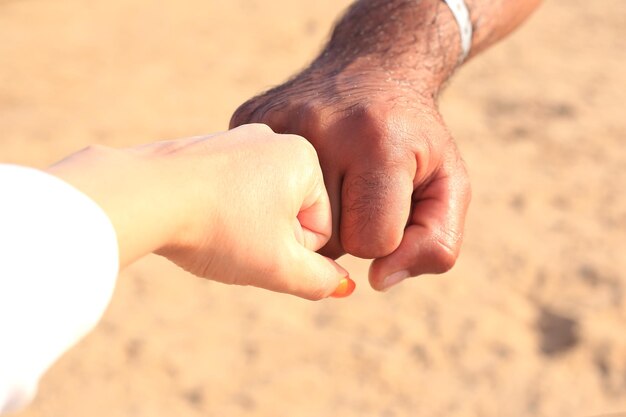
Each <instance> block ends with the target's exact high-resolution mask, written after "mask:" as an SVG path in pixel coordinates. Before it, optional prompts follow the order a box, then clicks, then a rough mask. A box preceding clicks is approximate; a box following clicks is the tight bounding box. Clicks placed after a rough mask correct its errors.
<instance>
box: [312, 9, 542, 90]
mask: <svg viewBox="0 0 626 417" xmlns="http://www.w3.org/2000/svg"><path fill="white" fill-rule="evenodd" d="M540 2H541V0H466V4H467V5H468V8H469V10H470V16H471V20H472V26H473V29H474V33H473V37H472V49H471V55H470V58H471V57H473V56H476V55H477V54H479V53H480V52H481V51H483V50H485V49H487V48H488V47H489V46H491V45H492V44H494V43H495V42H497V41H499V40H500V39H502V38H503V37H505V36H506V35H508V34H509V33H510V32H512V31H513V30H514V29H515V28H516V27H517V26H519V25H520V24H521V23H522V22H523V21H524V20H525V19H526V17H528V15H529V14H530V13H531V12H532V11H533V10H534V9H535V8H536V7H537V6H538V5H539V3H540ZM460 54H461V42H460V35H459V28H458V25H457V23H456V20H455V19H454V17H453V15H452V12H451V11H450V9H449V8H448V6H447V5H446V4H445V2H443V1H442V0H359V1H356V2H355V3H354V4H353V5H352V6H351V7H350V8H349V9H348V11H347V12H346V13H345V15H344V16H343V17H342V18H341V20H340V21H339V22H338V23H337V25H336V27H335V29H334V31H333V34H332V37H331V39H330V41H329V43H328V44H327V46H326V47H325V49H324V50H323V52H322V54H321V55H320V56H319V57H318V58H317V59H316V61H315V62H314V64H313V65H312V68H316V69H324V71H328V70H330V71H334V72H342V71H343V70H348V69H351V68H354V69H363V70H367V68H370V71H371V69H372V68H376V69H383V70H384V75H385V76H388V77H390V79H395V80H396V81H398V82H401V83H403V84H407V83H410V84H411V86H412V87H413V88H416V89H417V90H418V91H419V92H420V93H428V94H436V93H437V92H438V91H439V88H440V87H441V86H442V85H443V84H444V83H445V82H446V81H447V80H448V79H449V78H450V76H451V75H452V74H453V73H454V71H455V70H456V68H457V67H458V65H459V57H460Z"/></svg>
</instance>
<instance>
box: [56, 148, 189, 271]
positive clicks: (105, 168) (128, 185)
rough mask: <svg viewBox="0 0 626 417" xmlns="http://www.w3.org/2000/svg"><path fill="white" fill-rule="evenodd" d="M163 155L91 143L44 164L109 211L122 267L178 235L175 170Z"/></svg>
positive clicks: (179, 217)
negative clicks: (60, 159) (64, 157)
mask: <svg viewBox="0 0 626 417" xmlns="http://www.w3.org/2000/svg"><path fill="white" fill-rule="evenodd" d="M169 165H170V164H168V163H167V161H166V158H158V157H154V156H153V154H152V150H151V149H150V148H144V149H142V148H131V149H113V148H108V147H103V146H91V147H88V148H86V149H84V150H82V151H79V152H77V153H75V154H73V155H71V156H70V157H68V158H66V159H64V160H62V161H60V162H58V163H56V164H55V165H53V166H51V167H50V168H48V169H47V172H48V173H50V174H52V175H55V176H57V177H59V178H61V179H62V180H64V181H65V182H67V183H69V184H70V185H72V186H74V187H75V188H77V189H78V190H80V191H81V192H83V193H84V194H86V195H87V196H89V197H90V198H91V199H92V200H94V201H95V202H96V203H97V204H98V205H99V206H100V207H101V208H102V209H103V210H104V211H105V213H106V214H107V216H108V217H109V219H110V220H111V223H112V224H113V226H114V228H115V231H116V233H117V237H118V244H119V249H120V266H121V267H124V266H126V265H128V264H130V263H132V262H133V261H135V260H137V259H139V258H141V257H142V256H144V255H147V254H148V253H151V252H154V251H156V250H158V249H160V248H162V247H164V246H166V245H168V244H169V243H170V242H171V241H173V240H174V239H176V235H177V233H178V230H179V229H180V227H181V224H182V220H181V213H179V212H178V211H177V210H176V195H175V193H176V192H177V190H178V189H179V188H178V187H176V186H174V184H173V182H174V179H173V175H170V174H168V172H169V171H170V169H171V168H170V166H169Z"/></svg>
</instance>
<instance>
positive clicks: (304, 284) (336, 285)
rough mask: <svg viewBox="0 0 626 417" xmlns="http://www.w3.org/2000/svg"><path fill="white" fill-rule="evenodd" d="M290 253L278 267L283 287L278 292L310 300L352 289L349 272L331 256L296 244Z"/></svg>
mask: <svg viewBox="0 0 626 417" xmlns="http://www.w3.org/2000/svg"><path fill="white" fill-rule="evenodd" d="M290 253H291V256H290V258H291V259H286V262H284V265H286V267H284V268H281V274H282V275H283V276H282V282H283V288H281V289H278V291H280V292H285V293H288V294H292V295H295V296H297V297H301V298H305V299H307V300H313V301H317V300H321V299H324V298H328V297H336V298H342V297H347V296H349V295H350V294H352V292H353V291H354V288H355V283H354V281H352V280H351V279H350V277H349V274H348V271H346V270H345V269H344V268H343V267H341V265H339V264H338V263H337V262H335V261H333V260H332V259H330V258H327V257H325V256H322V255H320V254H318V253H316V252H313V251H311V250H309V249H307V248H305V247H304V246H302V245H300V244H297V243H296V244H295V245H294V248H293V250H292V251H290Z"/></svg>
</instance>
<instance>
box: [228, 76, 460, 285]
mask: <svg viewBox="0 0 626 417" xmlns="http://www.w3.org/2000/svg"><path fill="white" fill-rule="evenodd" d="M357 78H359V77H358V76H354V77H351V78H350V79H349V80H345V81H343V80H342V79H341V78H340V79H339V80H335V84H334V85H325V83H324V79H323V78H321V79H320V83H319V85H317V86H313V85H311V83H312V80H311V78H310V77H306V78H305V79H304V80H302V81H301V79H300V78H298V79H296V80H294V81H293V82H291V83H289V84H288V85H286V86H283V87H280V88H278V89H276V90H273V91H270V92H269V93H266V94H265V95H263V96H261V97H258V98H256V99H253V100H252V101H250V102H248V103H247V104H245V105H244V106H242V107H241V108H240V109H239V110H238V112H237V113H236V114H235V116H234V118H233V124H234V125H237V124H240V123H243V122H244V121H261V120H262V121H264V122H265V123H268V124H270V125H271V126H272V127H273V128H274V129H277V130H278V131H281V132H299V134H301V135H303V136H304V137H306V138H308V139H309V140H310V141H311V143H313V145H314V146H315V148H316V149H317V151H318V154H319V158H320V162H321V164H322V167H323V168H324V174H325V182H326V187H327V189H328V192H329V195H330V198H331V203H332V206H333V208H334V210H333V225H334V233H333V239H332V240H331V241H330V242H329V243H328V244H327V245H326V246H325V247H324V249H323V252H322V253H324V254H325V255H327V256H331V257H338V256H340V255H342V254H343V253H344V251H347V252H348V253H350V254H353V255H356V256H359V257H363V258H379V259H377V260H376V261H375V262H374V263H373V265H372V270H371V273H370V280H371V284H372V286H373V287H374V288H375V289H384V288H387V287H388V286H390V285H391V284H392V283H393V282H391V281H390V280H398V279H400V278H406V277H408V276H411V275H412V276H415V275H419V274H424V273H441V272H445V271H447V270H448V269H450V268H451V267H452V265H453V264H454V262H455V260H456V258H457V255H458V252H459V248H460V245H461V240H462V234H463V220H464V217H465V213H466V211H467V207H468V204H469V200H470V190H469V180H468V177H467V173H466V170H465V167H464V165H463V162H462V160H461V158H460V156H459V152H458V149H457V147H456V145H455V144H454V142H453V141H452V138H451V137H450V134H449V133H448V131H447V129H446V127H445V126H444V124H443V121H442V119H441V117H440V116H439V113H438V112H437V110H436V108H435V105H434V103H433V102H432V101H430V102H429V100H428V98H427V97H415V96H414V94H413V95H412V96H413V97H414V98H413V99H412V100H407V98H408V97H407V95H408V94H411V93H410V92H408V91H403V89H402V88H401V87H400V86H398V85H396V84H395V83H394V82H388V81H385V80H379V81H377V82H376V83H375V84H374V83H372V77H371V76H369V75H368V76H364V77H363V78H367V80H363V81H361V80H357ZM337 81H340V82H337ZM301 83H308V85H307V86H303V85H302V84H301ZM355 85H356V86H358V87H355ZM385 280H387V281H385Z"/></svg>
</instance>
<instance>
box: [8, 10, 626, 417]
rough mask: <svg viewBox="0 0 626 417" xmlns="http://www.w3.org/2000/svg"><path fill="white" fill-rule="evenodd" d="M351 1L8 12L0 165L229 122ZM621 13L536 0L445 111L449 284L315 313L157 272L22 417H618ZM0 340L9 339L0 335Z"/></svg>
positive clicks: (316, 307) (624, 396) (625, 378)
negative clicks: (450, 197) (462, 172)
mask: <svg viewBox="0 0 626 417" xmlns="http://www.w3.org/2000/svg"><path fill="white" fill-rule="evenodd" d="M349 3H350V1H349V0H316V1H314V2H311V1H308V0H271V1H264V2H261V1H256V0H229V1H215V0H214V1H210V0H209V1H207V0H204V1H200V0H188V1H177V2H174V1H169V2H167V1H156V2H155V1H149V0H108V1H95V0H81V1H79V0H54V1H50V0H0V160H1V161H2V162H12V163H20V164H27V165H32V166H36V167H45V166H46V165H47V164H50V163H52V162H54V161H56V160H57V159H59V158H61V157H63V156H64V155H66V154H68V153H70V152H73V151H75V150H77V149H79V148H82V147H84V146H86V145H88V144H90V143H101V144H105V145H110V146H128V145H133V144H139V143H143V142H150V141H154V140H160V139H171V138H176V137H184V136H190V135H197V134H201V133H208V132H213V131H218V130H224V129H226V128H227V125H228V120H229V118H230V114H231V113H232V111H233V110H234V109H235V108H236V107H237V106H238V104H240V103H241V102H243V101H244V100H246V99H247V98H249V97H250V96H252V95H254V94H255V93H257V92H259V91H261V90H263V89H265V88H267V87H269V86H271V85H274V84H277V83H279V82H281V81H283V80H284V79H285V78H286V77H288V76H289V75H291V74H293V73H294V72H295V71H297V70H298V69H300V68H302V67H303V66H305V65H306V63H307V62H308V61H309V60H310V59H312V58H313V57H314V56H315V54H316V53H317V51H318V50H319V49H320V47H321V45H322V44H323V42H324V40H325V39H326V37H327V35H328V33H329V31H330V28H331V26H332V23H333V21H334V20H335V19H336V18H337V16H338V15H339V13H340V12H341V11H342V10H343V9H344V8H345V7H346V6H347V5H348V4H349ZM625 70H626V4H624V1H623V0H603V1H602V2H589V1H583V0H551V1H547V2H546V3H545V4H544V6H543V7H542V8H541V9H540V10H539V12H538V13H537V14H535V15H534V16H533V17H532V18H531V20H530V21H529V22H528V23H527V24H526V25H525V26H524V27H523V28H522V29H521V30H519V31H518V32H517V33H515V34H514V35H513V36H512V37H511V38H509V39H508V40H506V41H505V42H504V43H502V44H500V45H498V46H497V47H495V48H493V49H491V50H490V51H489V52H488V53H486V54H484V55H483V56H481V57H479V58H478V59H476V60H474V61H473V62H471V63H469V64H468V65H466V66H465V67H464V68H463V69H462V70H461V71H460V72H459V74H458V75H457V76H456V77H455V79H454V81H453V82H452V83H451V84H450V86H449V88H448V89H447V91H446V92H445V93H444V95H443V97H442V101H441V107H442V112H443V113H444V116H445V118H446V120H447V122H448V124H449V126H450V128H451V130H452V131H453V133H454V135H455V137H456V138H457V141H458V143H459V146H460V148H461V150H462V152H463V155H464V157H465V159H466V161H467V163H468V166H469V169H470V174H471V176H472V181H473V186H474V200H473V205H472V207H471V210H470V214H469V219H468V225H467V235H466V239H465V246H464V250H463V252H462V256H461V258H460V260H459V263H458V265H457V266H456V267H455V268H454V270H453V271H452V272H450V273H448V274H446V275H443V276H440V277H423V278H419V279H415V280H412V281H410V282H405V283H404V284H403V285H402V286H400V287H398V288H396V289H394V290H392V291H390V292H388V293H385V294H378V293H375V292H374V291H373V290H371V289H370V288H369V285H368V284H367V279H366V278H367V267H368V263H367V262H365V261H361V260H356V259H353V258H349V257H346V258H344V259H343V264H344V265H346V266H347V267H348V268H349V269H350V270H351V271H352V275H353V276H354V277H355V278H356V279H357V284H358V287H357V291H356V293H355V294H354V295H353V296H352V297H350V298H348V299H346V300H326V301H322V302H318V303H311V302H306V301H301V300H297V299H294V298H290V297H287V296H282V295H278V294H272V293H267V292H263V291H260V290H256V289H253V288H230V287H227V286H224V285H220V284H216V283H213V282H208V281H203V280H200V279H196V278H192V277H191V276H189V275H187V274H185V273H183V272H182V271H180V270H179V269H177V268H176V267H174V266H171V265H170V264H168V263H167V262H166V261H163V260H161V259H159V258H157V257H149V258H146V259H144V260H143V261H141V262H139V263H137V264H135V265H134V266H132V267H131V268H129V269H127V270H126V271H124V272H123V273H122V274H121V276H120V279H119V283H118V287H117V291H116V294H115V298H114V299H113V302H112V304H111V306H110V308H109V310H108V311H107V313H106V315H105V317H104V318H103V320H102V322H101V324H100V325H99V326H98V328H97V329H96V330H95V331H94V332H93V333H92V334H91V335H90V336H89V337H87V338H86V339H85V340H83V341H82V342H81V343H80V344H79V345H78V346H77V347H76V348H74V349H73V350H71V351H70V352H69V353H68V354H66V355H65V356H64V357H63V358H62V359H61V360H60V361H59V362H58V363H57V364H56V365H55V366H54V367H53V368H52V369H51V370H50V372H48V373H47V374H46V376H45V377H44V379H43V380H42V382H41V387H40V391H39V395H38V397H37V399H36V400H35V402H34V404H33V405H32V406H31V407H30V408H29V409H28V410H26V411H25V412H24V413H23V414H20V416H23V417H26V416H29V417H30V416H32V417H34V416H90V417H100V416H107V417H108V416H157V417H158V416H174V415H177V416H190V417H191V416H235V417H236V416H272V417H277V416H298V417H307V416H347V417H350V416H380V417H394V416H429V417H437V416H446V417H449V416H486V417H495V416H507V417H517V416H520V417H521V416H524V417H526V416H533V417H541V416H546V417H548V416H550V417H558V416H568V417H570V416H581V417H585V416H593V415H601V414H608V413H615V412H625V411H626V300H625V299H624V297H625V296H626V288H625V287H626V276H625V272H624V271H625V270H626V256H625V254H624V242H623V241H624V238H625V236H626V195H625V192H624V191H625V185H626V117H624V115H625V114H626V113H625V111H626V110H625V108H624V103H625V102H626V88H625V87H626V71H625ZM0 343H1V342H0Z"/></svg>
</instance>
